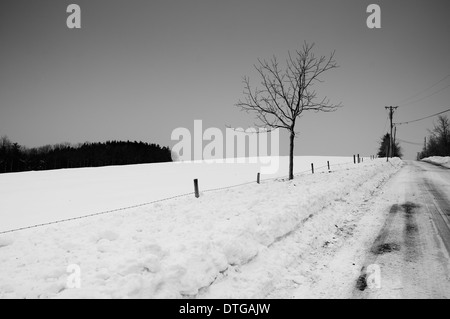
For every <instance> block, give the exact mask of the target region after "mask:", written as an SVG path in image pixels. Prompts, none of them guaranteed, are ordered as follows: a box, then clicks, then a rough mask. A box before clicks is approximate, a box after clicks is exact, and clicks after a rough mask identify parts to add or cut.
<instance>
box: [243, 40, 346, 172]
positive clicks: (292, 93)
mask: <svg viewBox="0 0 450 319" xmlns="http://www.w3.org/2000/svg"><path fill="white" fill-rule="evenodd" d="M313 48H314V44H307V43H305V44H304V45H303V47H302V49H300V50H296V52H295V55H291V54H290V53H289V54H288V58H287V59H286V64H285V66H284V67H283V68H282V67H281V66H280V65H279V62H278V60H277V58H276V57H275V56H274V57H273V58H272V59H271V60H270V61H266V60H260V59H258V65H255V69H256V71H257V72H258V74H259V76H260V78H261V88H255V89H252V88H251V85H250V79H249V77H244V80H243V83H244V85H245V88H244V92H243V93H244V95H245V99H244V100H243V101H242V100H239V102H238V103H237V104H236V106H237V107H239V108H241V109H242V110H245V111H247V112H255V113H256V116H257V120H258V121H259V123H256V125H257V126H259V127H264V128H266V129H269V130H271V129H278V128H281V129H286V130H288V132H289V142H290V144H289V145H290V147H289V179H293V178H294V139H295V136H296V135H297V134H298V133H297V132H296V130H295V125H296V123H297V119H298V118H299V117H300V115H301V114H302V113H303V112H304V111H315V112H332V111H335V110H336V109H337V108H338V107H340V106H341V104H338V105H336V104H331V103H330V101H329V100H328V98H327V97H324V98H323V99H319V98H317V93H316V91H315V90H314V85H315V84H316V83H317V82H322V80H321V75H322V74H323V73H325V72H326V71H328V70H331V69H335V68H337V67H338V66H337V64H336V61H335V60H334V52H332V53H331V54H330V56H329V57H325V56H320V57H316V56H315V55H314V53H313V52H312V50H313Z"/></svg>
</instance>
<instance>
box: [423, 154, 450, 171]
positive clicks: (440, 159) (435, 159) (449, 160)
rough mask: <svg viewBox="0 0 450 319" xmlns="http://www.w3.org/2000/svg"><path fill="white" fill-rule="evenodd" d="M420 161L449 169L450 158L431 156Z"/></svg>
mask: <svg viewBox="0 0 450 319" xmlns="http://www.w3.org/2000/svg"><path fill="white" fill-rule="evenodd" d="M422 161H424V162H430V163H435V164H439V165H442V166H445V167H448V168H450V157H448V156H446V157H444V156H431V157H427V158H423V159H422Z"/></svg>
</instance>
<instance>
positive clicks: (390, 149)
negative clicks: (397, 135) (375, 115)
mask: <svg viewBox="0 0 450 319" xmlns="http://www.w3.org/2000/svg"><path fill="white" fill-rule="evenodd" d="M384 108H385V109H386V110H389V119H390V120H391V135H390V136H389V137H390V138H389V155H390V156H389V157H391V158H392V154H393V153H394V152H393V151H394V141H393V136H392V130H393V128H394V124H393V123H392V118H393V116H394V111H395V110H396V109H397V108H398V106H385V107H384Z"/></svg>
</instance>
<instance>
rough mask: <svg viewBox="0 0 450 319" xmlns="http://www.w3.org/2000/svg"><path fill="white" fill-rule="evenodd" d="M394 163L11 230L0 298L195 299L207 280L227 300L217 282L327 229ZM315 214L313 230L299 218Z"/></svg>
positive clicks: (268, 282)
mask: <svg viewBox="0 0 450 319" xmlns="http://www.w3.org/2000/svg"><path fill="white" fill-rule="evenodd" d="M391 164H392V165H391ZM401 164H402V162H401V160H399V159H393V160H392V161H391V163H386V162H385V161H384V160H383V159H381V160H373V161H367V162H364V163H362V164H358V165H354V164H353V163H352V164H351V165H350V166H347V167H345V166H344V167H342V168H341V169H336V170H335V171H333V173H328V172H316V174H314V175H311V174H310V175H307V176H299V177H297V178H296V179H294V180H293V181H282V180H271V181H263V182H262V183H261V184H256V183H254V184H249V185H245V186H241V187H236V188H232V189H227V190H220V191H215V192H205V193H204V194H203V195H202V196H201V197H200V198H195V197H194V196H190V197H184V198H179V199H175V200H170V201H166V202H162V203H158V204H157V205H149V206H144V207H140V208H135V209H132V210H127V211H122V212H115V213H113V214H109V215H102V216H97V217H91V218H89V219H86V220H82V221H80V222H79V223H78V224H77V223H75V222H74V223H64V224H60V225H59V226H58V228H55V229H53V230H52V231H51V232H48V231H47V229H46V228H45V227H44V228H38V229H34V230H30V231H28V232H26V233H17V236H16V237H14V247H11V241H8V240H7V239H5V237H3V238H2V237H0V247H2V248H1V254H0V263H1V264H2V272H0V299H1V298H8V297H11V296H14V297H17V298H69V299H70V298H76V299H79V298H98V299H100V298H195V297H196V296H198V295H199V294H200V293H201V292H202V291H205V290H208V289H209V287H212V284H214V283H215V285H214V287H212V288H211V294H212V295H213V296H215V297H219V298H220V297H222V298H224V297H225V298H226V297H227V296H232V294H231V292H232V290H233V287H232V282H230V281H227V282H226V283H224V284H223V285H221V284H220V281H221V278H223V277H224V276H228V277H231V278H232V277H233V276H238V274H239V269H240V267H242V266H243V265H249V264H251V263H252V261H253V260H255V258H258V256H260V255H261V254H262V253H264V252H265V251H267V250H268V249H269V248H270V247H271V246H272V245H274V244H276V243H277V242H279V241H281V240H283V238H286V236H289V235H290V234H291V233H292V232H293V231H296V230H298V229H302V231H304V232H305V234H308V236H315V234H317V233H318V232H328V233H329V232H330V230H329V229H330V228H331V229H334V224H332V225H331V224H330V223H332V222H331V220H332V219H330V218H329V216H327V213H332V214H334V215H335V216H339V212H333V211H332V207H333V203H335V201H337V200H342V199H347V200H351V194H352V192H353V191H354V190H355V189H359V188H361V187H366V188H367V189H372V188H373V185H374V183H377V182H380V181H382V180H384V179H387V178H389V177H390V176H391V175H392V174H394V173H395V172H396V171H398V169H399V168H400V166H401ZM330 207H331V208H330ZM314 216H315V218H316V220H317V221H318V222H319V225H320V226H321V227H319V228H317V224H312V223H309V224H307V223H306V221H308V220H309V219H311V218H312V217H314ZM328 224H330V225H328ZM313 225H315V226H313ZM324 225H327V227H325V226H324ZM322 226H323V227H322ZM328 226H329V227H328ZM1 240H3V244H4V245H3V246H2V241H1ZM298 244H299V245H301V244H302V243H301V242H299V243H298ZM281 262H283V263H289V262H291V261H289V260H280V263H281ZM71 264H76V265H79V268H80V269H81V274H79V275H80V282H81V287H80V288H79V289H77V288H75V289H69V288H68V287H67V285H66V282H67V279H68V278H69V276H72V275H73V274H71V273H68V272H67V271H66V270H67V267H68V265H71ZM273 277H274V275H273V274H270V273H268V272H267V271H265V270H264V269H256V270H255V272H254V273H253V274H252V278H248V280H249V282H250V281H256V282H259V283H260V284H259V286H258V289H257V290H256V289H255V290H253V291H249V292H248V295H245V296H244V297H249V298H251V297H255V296H261V295H264V293H266V292H267V291H269V290H270V289H272V287H273V285H274V282H273V280H274V279H273ZM10 278H14V285H12V284H11V282H10V280H9V279H10ZM230 285H231V286H230ZM220 287H222V288H220Z"/></svg>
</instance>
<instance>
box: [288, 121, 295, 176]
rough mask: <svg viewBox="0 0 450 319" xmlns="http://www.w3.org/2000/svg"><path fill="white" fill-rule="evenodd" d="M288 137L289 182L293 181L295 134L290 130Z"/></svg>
mask: <svg viewBox="0 0 450 319" xmlns="http://www.w3.org/2000/svg"><path fill="white" fill-rule="evenodd" d="M290 133H291V135H290V136H289V143H290V144H289V180H292V179H294V138H295V133H294V131H293V130H292V131H291V132H290Z"/></svg>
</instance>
